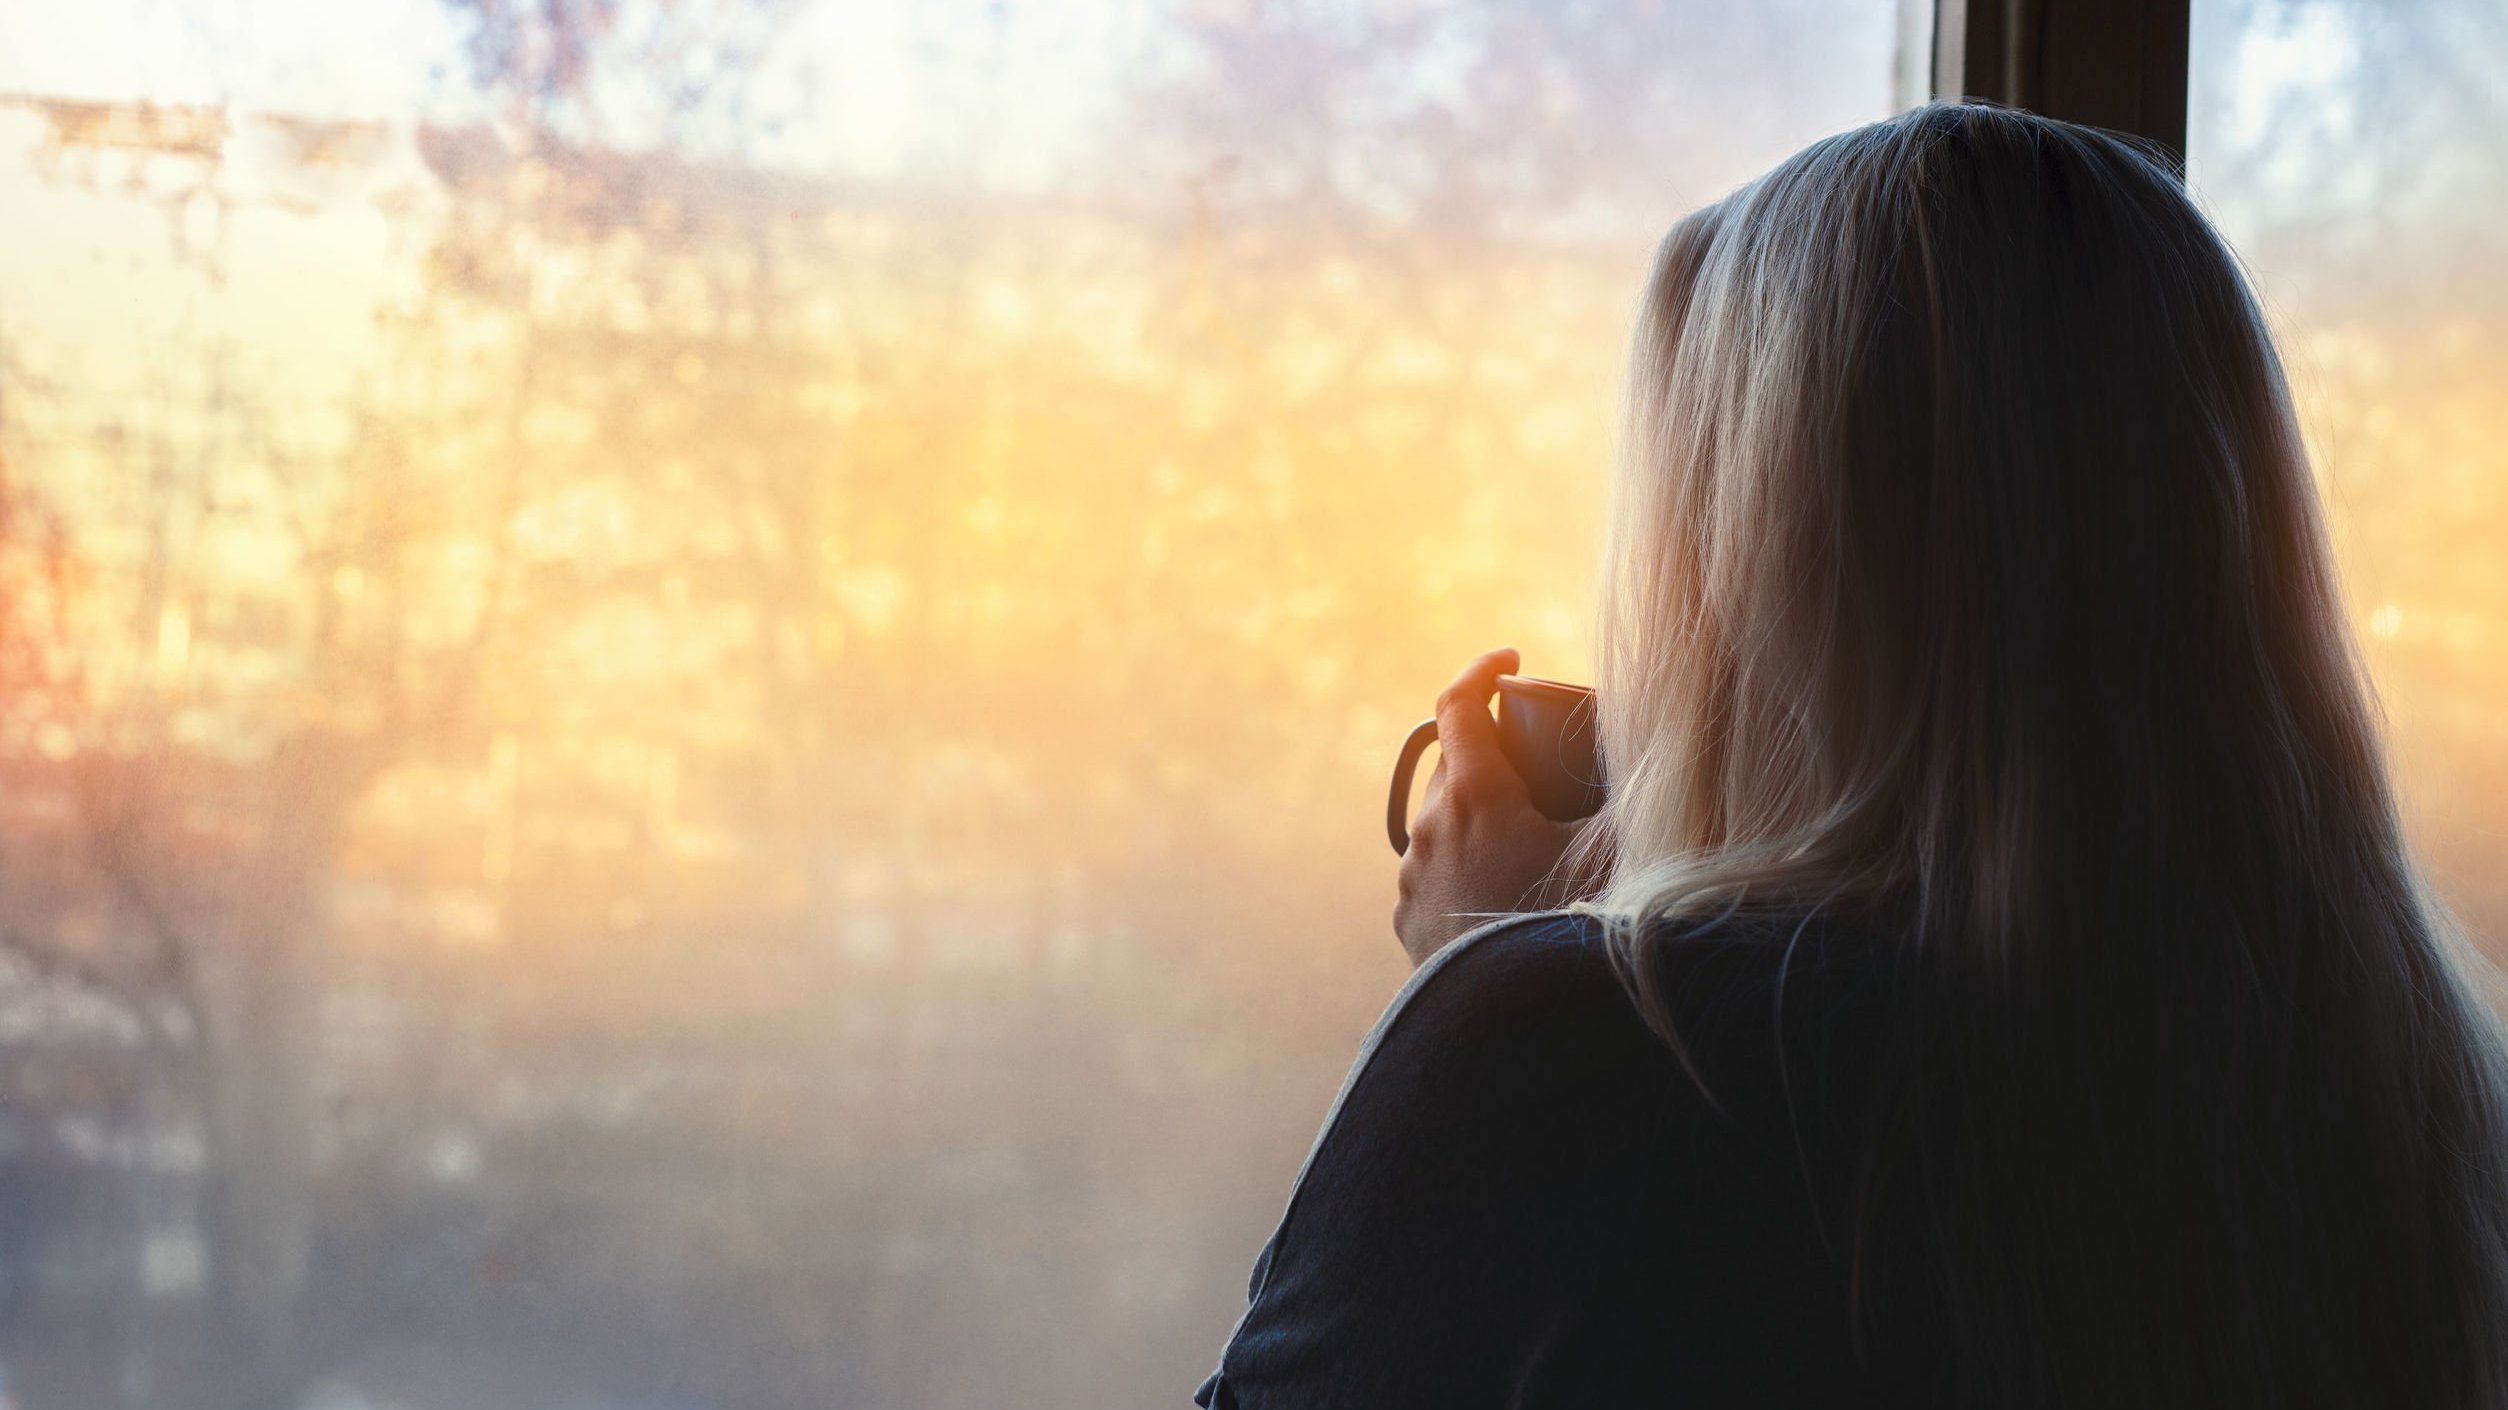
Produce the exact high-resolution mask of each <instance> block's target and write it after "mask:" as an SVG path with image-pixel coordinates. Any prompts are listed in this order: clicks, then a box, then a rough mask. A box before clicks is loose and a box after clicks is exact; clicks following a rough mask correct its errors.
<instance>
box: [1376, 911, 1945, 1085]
mask: <svg viewBox="0 0 2508 1410" xmlns="http://www.w3.org/2000/svg"><path fill="white" fill-rule="evenodd" d="M1902 968H1903V966H1901V965H1900V964H1898V963H1897V962H1896V960H1895V957H1894V954H1893V952H1892V950H1891V949H1890V948H1889V947H1888V946H1886V945H1884V944H1882V943H1880V942H1877V941H1876V940H1875V939H1873V938H1872V937H1870V936H1868V935H1866V934H1864V933H1862V932H1860V931H1857V930H1854V929H1852V928H1849V927H1846V926H1844V925H1841V924H1839V923H1837V922H1834V921H1826V920H1819V919H1775V918H1766V917H1748V918H1745V917H1726V918H1722V919H1719V920H1714V921H1708V922H1696V923H1688V924H1684V925H1681V926H1679V927H1677V928H1672V927H1663V928H1658V929H1656V930H1654V931H1652V932H1647V933H1643V934H1639V935H1635V936H1629V935H1625V934H1623V935H1614V934H1613V933H1612V928H1611V926H1610V925H1609V924H1608V923H1607V922H1606V921H1605V920H1604V919H1603V918H1602V917H1599V916H1596V915H1593V914H1589V913H1584V912H1574V911H1551V912H1543V913H1539V914H1533V915H1524V916H1512V917H1508V918H1506V919H1503V920H1500V921H1496V922H1493V923H1492V924H1489V925H1486V926H1483V927H1481V928H1480V929H1478V930H1475V931H1471V932H1468V933H1467V934H1465V935H1464V936H1462V937H1461V938H1460V939H1457V940H1456V941H1455V942H1454V943H1453V944H1451V945H1449V946H1447V947H1446V948H1445V949H1444V950H1442V951H1440V952H1438V953H1437V954H1436V955H1435V956H1433V957H1432V958H1431V959H1430V960H1429V961H1428V963H1426V964H1424V965H1422V966H1421V967H1420V968H1419V970H1418V971H1417V972H1415V973H1414V974H1413V975H1412V977H1411V981H1410V983H1409V984H1407V985H1405V986H1404V988H1403V991H1402V993H1401V994H1400V995H1399V996H1397V997H1396V999H1395V1001H1394V1002H1393V1004H1392V1005H1390V1006H1389V1007H1388V1008H1387V1010H1386V1014H1385V1017H1384V1019H1383V1020H1381V1021H1380V1023H1379V1025H1378V1033H1377V1034H1375V1035H1373V1036H1372V1038H1371V1042H1370V1045H1369V1046H1370V1047H1371V1048H1373V1047H1377V1046H1379V1045H1380V1044H1381V1042H1382V1041H1383V1039H1384V1038H1386V1037H1387V1036H1389V1035H1390V1033H1391V1031H1392V1030H1393V1029H1394V1028H1396V1027H1397V1026H1408V1027H1410V1028H1413V1029H1418V1030H1426V1032H1425V1033H1423V1034H1421V1035H1419V1036H1428V1037H1434V1038H1437V1039H1440V1040H1442V1045H1447V1046H1450V1045H1452V1044H1454V1043H1457V1042H1464V1043H1473V1044H1484V1045H1493V1046H1498V1047H1509V1046H1521V1045H1524V1044H1528V1043H1540V1042H1545V1041H1548V1042H1558V1041H1561V1040H1565V1041H1566V1045H1567V1047H1568V1048H1570V1049H1571V1050H1573V1049H1578V1048H1588V1047H1595V1048H1610V1047H1614V1046H1617V1045H1618V1044H1621V1043H1625V1042H1627V1041H1630V1040H1632V1039H1635V1038H1638V1037H1640V1036H1642V1037H1643V1038H1644V1040H1645V1041H1646V1043H1647V1045H1648V1047H1649V1049H1650V1050H1660V1051H1664V1052H1667V1053H1669V1052H1672V1051H1675V1050H1677V1051H1679V1052H1681V1053H1684V1054H1688V1055H1690V1056H1692V1057H1696V1056H1699V1055H1700V1050H1701V1049H1722V1048H1727V1047H1731V1046H1734V1045H1740V1046H1742V1047H1743V1048H1745V1049H1749V1048H1754V1047H1760V1046H1764V1045H1768V1044H1774V1045H1778V1047H1780V1048H1782V1047H1786V1046H1800V1041H1799V1040H1800V1038H1802V1037H1807V1036H1809V1035H1808V1034H1798V1035H1796V1036H1795V1037H1792V1038H1789V1036H1788V1035H1787V1032H1786V1030H1787V1029H1788V1028H1789V1027H1791V1026H1795V1021H1796V1020H1810V1019H1815V1018H1816V1019H1817V1020H1819V1023H1818V1024H1816V1025H1808V1024H1807V1025H1805V1026H1816V1027H1822V1028H1825V1029H1827V1030H1829V1031H1832V1032H1835V1031H1838V1030H1839V1029H1841V1028H1843V1029H1845V1030H1848V1031H1853V1030H1855V1029H1857V1028H1859V1027H1860V1026H1861V1025H1859V1024H1857V1023H1856V1022H1855V1020H1856V1019H1857V1018H1858V1017H1859V1016H1877V1015H1879V1014H1880V1013H1882V1012H1884V1011H1886V1010H1887V1009H1888V1008H1889V1007H1890V1005H1891V1001H1892V999H1893V996H1894V994H1895V992H1896V990H1897V987H1898V982H1899V980H1900V977H1901V970H1902ZM1641 994H1642V995H1643V996H1644V1001H1643V1002H1641V1000H1640V997H1639V996H1640V995H1641ZM1650 1009H1651V1010H1652V1012H1651V1013H1650V1012H1649V1010H1650ZM1742 1056H1745V1057H1746V1056H1748V1054H1747V1053H1744V1054H1742Z"/></svg>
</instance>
